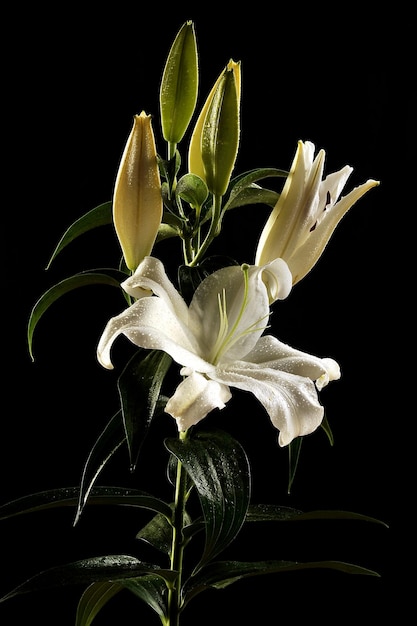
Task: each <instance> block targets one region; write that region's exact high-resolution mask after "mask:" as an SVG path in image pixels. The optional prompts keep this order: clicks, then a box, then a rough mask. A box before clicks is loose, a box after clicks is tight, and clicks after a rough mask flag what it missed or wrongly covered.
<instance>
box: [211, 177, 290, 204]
mask: <svg viewBox="0 0 417 626" xmlns="http://www.w3.org/2000/svg"><path fill="white" fill-rule="evenodd" d="M286 176H288V172H287V171H285V170H280V169H277V168H275V167H261V168H256V169H253V170H250V171H248V172H244V173H243V174H240V175H239V176H236V177H235V178H233V179H232V180H231V181H230V185H229V188H228V191H227V199H225V203H224V207H223V210H224V211H227V210H228V209H231V208H233V207H236V206H240V204H239V201H238V197H239V195H240V194H241V193H243V192H244V191H245V189H247V188H248V187H250V186H251V185H253V183H256V182H257V181H259V180H262V179H264V178H271V177H286ZM268 204H269V203H268Z"/></svg>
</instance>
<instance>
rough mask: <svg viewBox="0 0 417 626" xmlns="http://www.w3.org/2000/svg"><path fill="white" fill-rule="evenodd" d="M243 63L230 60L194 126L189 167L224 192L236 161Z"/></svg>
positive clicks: (214, 189)
mask: <svg viewBox="0 0 417 626" xmlns="http://www.w3.org/2000/svg"><path fill="white" fill-rule="evenodd" d="M240 83H241V71H240V62H237V63H236V62H235V61H233V60H230V61H229V63H228V64H227V66H226V68H225V69H224V70H223V72H222V73H221V74H220V76H219V77H218V79H217V81H216V82H215V84H214V85H213V88H212V90H211V91H210V93H209V96H208V98H207V100H206V102H205V104H204V106H203V109H202V111H201V113H200V116H199V118H198V120H197V123H196V125H195V128H194V131H193V134H192V137H191V141H190V147H189V152H188V169H189V171H190V172H191V173H193V174H197V175H198V176H200V178H202V179H203V180H205V182H206V184H207V186H208V188H209V191H211V193H213V194H215V195H223V194H224V193H225V191H226V189H227V186H228V184H229V181H230V176H231V173H232V171H233V167H234V164H235V161H236V156H237V151H238V147H239V137H240Z"/></svg>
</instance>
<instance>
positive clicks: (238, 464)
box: [165, 432, 251, 569]
mask: <svg viewBox="0 0 417 626" xmlns="http://www.w3.org/2000/svg"><path fill="white" fill-rule="evenodd" d="M165 443H166V446H167V448H168V450H169V451H170V452H172V453H173V454H174V455H175V456H176V457H177V459H178V460H179V461H180V462H181V463H182V464H183V466H184V467H185V469H186V471H187V473H188V474H189V476H190V477H191V479H192V481H193V482H194V485H195V487H196V489H197V492H198V495H199V498H200V502H201V508H202V511H203V515H204V519H205V524H206V543H205V548H204V553H203V556H202V558H201V561H200V563H199V565H198V566H197V568H196V569H198V568H201V567H202V566H203V565H204V564H205V563H207V562H208V561H209V560H210V559H212V558H214V557H215V556H216V555H217V554H219V553H220V552H221V551H222V550H224V549H225V548H226V547H227V546H228V545H229V543H230V542H231V541H233V539H234V538H235V537H236V535H237V534H238V532H239V531H240V529H241V527H242V524H243V523H244V521H245V518H246V513H247V510H248V506H249V500H250V490H251V485H250V468H249V463H248V459H247V456H246V453H245V451H244V449H243V448H242V446H241V445H240V444H239V443H238V442H237V441H235V439H233V438H232V437H231V436H230V435H229V434H227V433H224V432H213V433H201V434H199V435H197V436H196V437H195V438H188V439H185V440H180V439H169V440H167V441H166V442H165Z"/></svg>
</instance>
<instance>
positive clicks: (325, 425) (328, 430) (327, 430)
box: [321, 415, 334, 446]
mask: <svg viewBox="0 0 417 626" xmlns="http://www.w3.org/2000/svg"><path fill="white" fill-rule="evenodd" d="M321 427H322V429H323V430H324V432H325V433H326V435H327V438H328V440H329V443H330V445H331V446H332V445H333V444H334V438H333V433H332V429H331V428H330V424H329V421H328V419H327V417H326V415H325V416H324V417H323V420H322V422H321Z"/></svg>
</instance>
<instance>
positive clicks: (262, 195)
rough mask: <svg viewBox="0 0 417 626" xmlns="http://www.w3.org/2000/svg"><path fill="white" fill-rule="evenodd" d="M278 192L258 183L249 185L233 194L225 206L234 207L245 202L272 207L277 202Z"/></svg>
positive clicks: (243, 204)
mask: <svg viewBox="0 0 417 626" xmlns="http://www.w3.org/2000/svg"><path fill="white" fill-rule="evenodd" d="M279 196H280V194H279V193H278V192H276V191H273V190H272V189H265V188H264V187H260V186H259V185H255V184H252V185H249V186H248V187H245V188H244V189H242V190H241V191H240V192H239V193H238V194H234V195H233V198H232V199H231V200H230V201H229V202H227V204H226V206H225V208H226V209H227V210H228V209H235V208H236V207H241V206H245V205H247V204H265V205H267V206H270V207H274V206H275V205H276V203H277V202H278V198H279Z"/></svg>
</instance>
